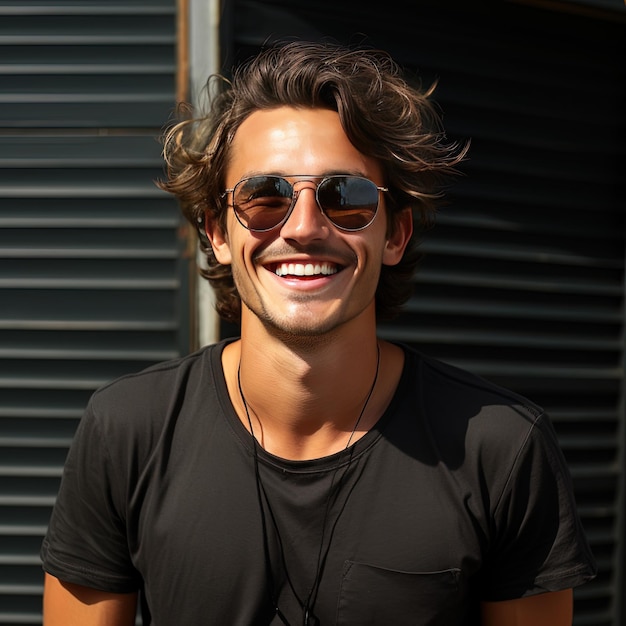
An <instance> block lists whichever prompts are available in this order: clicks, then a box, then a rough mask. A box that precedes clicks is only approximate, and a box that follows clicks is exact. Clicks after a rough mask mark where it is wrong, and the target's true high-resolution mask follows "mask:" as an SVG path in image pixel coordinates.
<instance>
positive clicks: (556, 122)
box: [226, 0, 626, 626]
mask: <svg viewBox="0 0 626 626" xmlns="http://www.w3.org/2000/svg"><path fill="white" fill-rule="evenodd" d="M523 4H527V5H529V4H530V3H524V2H520V3H513V2H496V3H482V4H477V3H469V4H468V3H463V2H457V1H455V0H446V1H445V2H442V1H438V2H429V1H424V2H420V3H415V2H410V1H403V0H395V1H392V2H387V3H385V5H384V10H381V9H383V7H382V6H381V5H380V4H377V5H374V6H372V7H368V6H365V5H364V4H363V3H356V2H351V1H349V0H347V1H344V2H342V3H331V2H317V3H315V6H310V5H303V4H301V3H298V2H295V1H294V0H276V1H274V2H256V1H254V0H238V2H236V3H235V6H234V7H233V10H232V12H231V14H230V15H229V16H228V19H230V20H231V31H230V32H231V34H232V42H231V46H230V47H229V48H228V49H227V51H226V52H227V58H228V59H229V60H230V59H232V58H235V59H244V58H246V57H247V56H248V55H249V54H251V53H252V52H254V51H255V50H256V49H258V47H259V46H261V45H262V44H263V43H264V41H265V40H266V38H268V37H274V38H276V37H280V36H285V35H286V36H292V37H293V36H295V37H304V38H307V37H312V38H317V37H331V38H335V39H337V40H340V41H350V42H359V41H364V42H365V43H366V44H371V45H373V46H375V47H381V48H384V49H386V50H388V51H389V52H391V53H392V54H393V56H394V57H395V58H396V59H397V60H398V61H399V62H400V63H401V64H403V65H404V66H405V68H407V69H408V70H409V71H410V72H411V73H412V74H413V77H414V79H415V80H421V81H422V82H423V83H424V84H426V85H428V84H430V82H431V81H433V80H435V79H437V80H438V81H439V84H438V88H437V90H436V92H435V97H436V100H437V101H438V103H439V104H440V105H441V108H442V110H443V112H444V115H445V117H444V122H445V126H446V129H447V132H448V134H449V135H450V136H451V137H453V138H459V139H465V138H471V140H472V148H471V150H470V158H469V160H468V161H467V163H466V164H465V165H464V166H463V168H462V169H463V172H464V176H463V177H462V178H461V179H459V181H458V182H457V183H456V184H455V185H454V186H453V187H452V189H451V193H450V195H449V202H448V204H447V205H446V206H444V207H442V208H441V209H440V212H439V215H438V219H437V225H436V226H435V228H434V229H433V230H432V231H428V232H426V233H424V237H423V244H422V250H423V252H424V258H423V260H422V263H421V268H420V271H419V273H418V275H417V277H416V281H415V294H414V296H413V298H412V299H411V301H410V302H409V303H408V306H407V308H406V311H405V313H404V314H403V315H402V316H401V317H400V318H399V319H398V320H396V321H395V322H394V323H392V324H381V325H380V333H381V335H382V336H383V337H386V338H389V339H392V340H398V341H404V342H407V343H409V344H412V345H414V346H416V347H417V348H418V349H420V350H422V351H424V352H426V353H427V354H430V355H432V356H435V357H438V358H442V359H443V360H446V361H448V362H450V363H454V364H457V365H459V366H461V367H465V368H467V369H470V370H472V371H474V372H476V373H478V374H481V375H483V376H485V377H488V378H490V379H491V380H494V381H495V382H498V383H501V384H503V385H505V386H508V387H510V388H513V389H515V390H516V391H518V392H520V393H522V394H525V395H528V396H529V397H530V398H532V399H534V400H535V401H536V402H538V403H540V404H543V405H544V406H545V407H546V408H547V409H548V411H549V413H550V415H551V417H552V419H553V421H554V423H555V427H556V429H557V433H558V435H559V439H560V442H561V446H562V448H563V450H564V453H565V455H566V458H567V460H568V463H569V465H570V468H571V472H572V475H573V478H574V484H575V491H576V496H577V501H578V505H579V509H580V512H581V516H582V519H583V522H584V525H585V528H586V530H587V532H588V534H589V537H590V540H591V544H592V549H593V551H594V553H595V555H596V558H597V559H598V563H599V567H600V573H599V576H598V578H597V580H596V581H594V582H593V583H591V584H589V585H586V586H583V587H582V588H580V589H579V590H577V591H576V594H575V602H576V617H575V624H576V625H577V626H584V625H588V626H621V624H622V623H623V622H622V619H623V615H624V608H623V602H624V597H623V596H624V594H623V584H624V582H623V581H624V568H625V565H624V562H623V558H624V545H623V544H624V529H625V528H624V488H625V484H626V481H625V476H626V471H625V470H626V467H625V465H624V463H625V458H626V457H625V445H626V441H625V433H626V423H625V416H624V382H625V376H624V350H625V344H624V322H625V317H624V295H625V294H624V288H625V283H624V279H625V271H624V270H625V267H624V265H625V252H626V208H625V205H624V201H623V198H624V177H623V171H624V163H625V160H626V144H625V135H626V133H625V132H624V131H625V120H624V110H626V106H625V105H626V98H625V93H624V86H625V84H626V81H625V80H624V79H625V74H626V66H625V63H624V59H625V58H626V57H625V56H624V54H623V52H624V41H625V39H624V35H625V32H624V31H625V26H624V20H623V13H624V10H625V9H624V7H623V3H622V5H621V6H620V7H617V8H616V10H615V11H614V12H613V13H612V14H608V13H604V14H602V15H600V14H598V13H594V14H590V13H585V14H584V15H583V14H576V12H574V11H572V12H571V13H568V12H560V11H558V10H555V7H556V6H557V4H556V3H552V4H551V5H550V8H545V9H541V8H537V7H532V6H522V5H523ZM545 4H549V3H545ZM564 4H565V3H562V4H560V7H561V8H562V9H563V8H564ZM571 4H579V5H583V4H586V5H587V6H592V5H596V6H597V7H600V5H604V8H609V4H610V3H609V2H593V1H592V0H590V1H589V2H585V1H584V0H581V2H574V3H571ZM564 10H565V9H564ZM620 14H621V15H620ZM226 331H227V332H228V333H231V332H232V329H230V328H228V329H226Z"/></svg>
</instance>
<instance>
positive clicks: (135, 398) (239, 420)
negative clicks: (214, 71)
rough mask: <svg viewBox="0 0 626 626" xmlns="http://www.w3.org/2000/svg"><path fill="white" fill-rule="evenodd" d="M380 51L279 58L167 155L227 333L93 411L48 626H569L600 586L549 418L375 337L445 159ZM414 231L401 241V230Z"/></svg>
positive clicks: (60, 546) (51, 542) (394, 302)
mask: <svg viewBox="0 0 626 626" xmlns="http://www.w3.org/2000/svg"><path fill="white" fill-rule="evenodd" d="M429 96H430V93H428V92H426V93H422V92H420V91H418V90H416V89H414V88H411V87H410V86H409V85H408V84H407V83H405V82H404V81H403V79H402V78H401V76H400V72H399V68H398V67H397V66H396V65H395V64H394V63H393V62H392V61H391V59H389V58H388V57H387V56H386V55H385V54H383V53H379V52H374V51H367V50H349V49H344V48H342V47H338V46H331V45H327V44H311V43H290V44H287V45H283V46H277V47H274V48H269V49H267V50H265V51H264V52H263V53H261V54H260V55H259V56H258V57H257V58H255V59H253V60H252V61H250V62H249V63H247V64H246V65H245V66H244V67H242V68H240V69H239V70H238V71H237V73H236V75H235V77H234V80H233V83H232V86H230V87H229V88H228V89H226V90H225V91H224V92H223V93H221V94H220V95H219V96H218V97H217V99H216V100H215V102H214V103H213V107H212V112H211V115H210V116H209V117H207V118H203V119H198V120H193V119H192V120H186V121H183V122H181V123H180V124H179V125H177V126H176V127H175V128H174V129H173V130H172V131H171V132H170V133H169V136H168V137H167V139H166V146H165V155H166V160H167V162H168V165H169V176H168V180H167V181H165V182H163V183H161V186H162V187H163V188H165V189H166V190H168V191H170V192H172V193H174V194H176V195H177V197H178V198H179V200H180V203H181V207H182V209H183V211H184V212H185V214H186V216H187V217H188V218H189V219H190V220H191V221H192V223H194V224H195V225H197V226H198V227H199V229H200V231H201V240H202V242H203V247H204V250H205V252H206V254H207V261H208V264H207V268H206V271H205V275H206V277H207V278H208V279H209V280H210V281H211V282H212V284H213V286H214V287H215V290H216V294H217V299H218V302H217V307H218V311H219V312H220V314H221V315H222V316H223V317H224V318H225V319H228V320H230V321H240V323H241V338H240V339H239V340H229V341H224V342H221V343H219V344H217V345H214V346H209V347H207V348H205V349H203V350H200V351H199V352H198V353H196V354H193V355H191V356H189V357H186V358H183V359H180V360H178V361H176V362H170V363H164V364H162V365H159V366H156V367H153V368H150V369H149V370H147V371H144V372H141V373H138V374H136V375H133V376H127V377H124V378H122V379H120V380H118V381H115V382H113V383H112V384H110V385H107V386H106V387H104V388H103V389H101V390H99V391H98V392H96V393H95V394H94V396H93V397H92V399H91V402H90V404H89V407H88V409H87V411H86V414H85V417H84V419H83V420H82V422H81V425H80V427H79V430H78V432H77V435H76V438H75V441H74V443H73V445H72V449H71V451H70V454H69V456H68V460H67V465H66V469H65V473H64V478H63V482H62V486H61V490H60V493H59V498H58V501H57V504H56V507H55V509H54V513H53V516H52V519H51V523H50V528H49V531H48V535H47V537H46V539H45V541H44V545H43V548H42V557H43V563H44V569H45V570H46V572H47V574H46V586H45V596H44V615H45V624H46V626H55V625H57V624H63V625H64V626H68V625H70V626H71V625H73V624H80V625H81V626H84V625H91V624H106V625H107V626H111V625H114V626H116V625H120V626H121V625H126V624H132V623H133V622H134V616H135V611H136V601H137V597H138V594H139V597H140V598H141V599H142V609H143V615H144V622H146V623H148V622H149V621H150V619H152V623H154V624H156V625H159V626H164V625H174V624H175V625H186V624H218V625H231V624H237V625H239V624H241V625H250V624H252V625H257V624H258V625H266V624H323V625H327V624H351V625H352V624H359V625H360V624H381V625H389V624H393V625H401V624H414V625H427V624H428V625H440V626H461V625H463V626H467V625H472V626H474V625H477V624H481V625H483V626H530V625H532V626H565V625H566V624H571V622H572V588H573V587H574V586H576V585H579V584H582V583H583V582H585V581H587V580H589V579H590V578H592V577H593V575H594V573H595V566H594V563H593V559H592V557H591V555H590V551H589V547H588V545H587V542H586V540H585V538H584V536H583V532H582V530H581V527H580V522H579V519H578V517H577V515H576V510H575V504H574V499H573V495H572V489H571V484H570V479H569V475H568V472H567V468H566V466H565V463H564V460H563V457H562V455H561V453H560V451H559V449H558V445H557V442H556V438H555V435H554V432H553V430H552V427H551V426H550V423H549V421H548V419H547V417H546V416H545V415H544V414H543V412H542V411H541V409H540V408H539V407H537V406H536V405H534V404H533V403H531V402H529V401H528V400H526V399H524V398H521V397H519V396H517V395H515V394H513V393H511V392H509V391H506V390H503V389H500V388H498V387H496V386H494V385H492V384H490V383H488V382H486V381H483V380H481V379H479V378H477V377H475V376H472V375H470V374H468V373H466V372H463V371H459V370H457V369H455V368H453V367H450V366H448V365H444V364H442V363H438V362H436V361H433V360H431V359H428V358H426V357H424V356H422V355H420V354H418V353H416V352H414V351H412V350H410V349H409V348H407V347H404V346H402V345H398V344H392V343H389V342H386V341H382V340H380V339H378V338H377V335H376V321H377V319H380V318H381V317H384V316H390V315H392V314H393V313H395V312H396V311H397V310H398V308H399V307H400V306H401V305H402V303H404V302H405V301H406V299H407V297H408V295H409V294H410V281H411V275H412V273H413V270H414V268H415V263H416V235H415V234H414V218H415V219H416V220H419V221H420V222H428V220H429V218H430V216H431V214H432V210H433V204H434V200H435V199H436V198H437V197H438V195H439V193H440V189H441V182H442V181H443V180H445V176H446V174H448V173H449V172H450V171H452V169H453V168H454V166H455V165H456V164H458V162H459V161H460V160H461V159H462V158H463V153H464V150H463V149H459V148H458V147H457V146H454V145H451V144H449V143H447V142H446V140H445V136H444V135H443V133H442V131H441V129H440V127H439V124H438V118H437V115H436V113H435V109H434V107H433V105H432V104H431V103H430V100H429ZM415 230H416V231H417V228H416V229H415Z"/></svg>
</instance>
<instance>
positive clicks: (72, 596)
mask: <svg viewBox="0 0 626 626" xmlns="http://www.w3.org/2000/svg"><path fill="white" fill-rule="evenodd" d="M136 610H137V594H136V593H109V592H106V591H98V590H97V589H91V588H90V587H83V586H82V585H75V584H73V583H66V582H62V581H60V580H59V579H58V578H55V577H54V576H51V575H50V574H46V577H45V582H44V594H43V619H44V621H43V623H44V626H133V624H134V623H135V613H136Z"/></svg>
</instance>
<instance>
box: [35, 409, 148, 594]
mask: <svg viewBox="0 0 626 626" xmlns="http://www.w3.org/2000/svg"><path fill="white" fill-rule="evenodd" d="M123 456H124V455H120V456H118V457H117V458H115V457H114V455H112V453H111V449H110V441H109V433H108V432H107V429H105V428H103V425H102V423H101V422H100V421H99V420H98V416H97V413H96V411H95V409H94V405H93V398H92V400H91V401H90V403H89V405H88V407H87V409H86V411H85V414H84V416H83V418H82V420H81V422H80V424H79V426H78V429H77V431H76V435H75V437H74V440H73V442H72V445H71V447H70V451H69V453H68V457H67V460H66V464H65V468H64V471H63V477H62V479H61V485H60V489H59V493H58V497H57V501H56V504H55V506H54V509H53V512H52V516H51V519H50V524H49V527H48V531H47V534H46V536H45V538H44V541H43V544H42V548H41V558H42V561H43V568H44V570H45V571H46V572H48V573H50V574H52V575H53V576H56V577H57V578H59V579H61V580H63V581H66V582H71V583H76V584H80V585H85V586H88V587H92V588H95V589H99V590H101V591H109V592H112V593H126V592H131V591H135V590H136V589H137V588H138V586H139V576H138V574H137V572H136V570H135V569H134V567H133V565H132V562H131V558H130V553H129V547H128V545H129V543H128V538H127V533H126V522H125V507H126V505H125V503H124V501H125V497H124V491H125V490H126V486H125V484H126V482H127V481H128V478H127V477H126V478H124V470H123V469H122V468H120V467H119V466H120V464H122V465H123V463H124V461H123Z"/></svg>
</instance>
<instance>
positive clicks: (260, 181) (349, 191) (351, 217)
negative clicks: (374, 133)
mask: <svg viewBox="0 0 626 626" xmlns="http://www.w3.org/2000/svg"><path fill="white" fill-rule="evenodd" d="M290 178H299V179H301V180H298V181H296V182H295V183H293V184H292V183H290V182H289V181H288V180H287V179H286V178H283V177H282V176H266V175H263V176H251V177H250V178H243V179H241V180H240V181H239V182H238V183H237V184H236V185H235V186H234V187H233V188H232V189H226V190H225V191H224V193H223V194H222V196H221V197H222V198H224V197H226V195H227V194H229V193H232V194H233V195H232V205H230V206H232V207H233V209H234V211H235V216H236V217H237V220H238V221H239V223H240V224H241V225H242V226H243V227H244V228H247V229H248V230H250V231H253V232H255V233H262V232H265V231H268V230H272V229H273V228H276V227H277V226H280V225H282V224H284V223H285V222H286V221H287V219H289V216H290V215H291V212H292V211H293V207H294V206H295V204H296V201H297V199H298V194H299V193H300V192H299V191H296V190H295V189H294V185H296V184H298V183H302V182H311V181H312V180H315V179H319V178H320V177H319V176H308V175H294V176H290ZM381 191H389V190H388V189H387V187H379V186H377V185H376V183H374V182H372V181H371V180H369V179H367V178H363V177H362V176H348V175H333V176H325V177H324V178H322V180H321V181H320V182H319V183H317V186H316V188H315V199H316V201H317V204H318V206H319V207H320V209H321V211H322V213H323V214H324V215H325V216H326V217H327V218H328V219H329V220H330V221H331V222H332V223H333V224H334V225H335V226H336V227H337V228H339V229H341V230H347V231H356V230H362V229H363V228H366V227H367V226H369V225H370V224H371V223H372V222H373V221H374V218H375V217H376V211H377V210H378V199H379V198H378V194H379V192H381Z"/></svg>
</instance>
